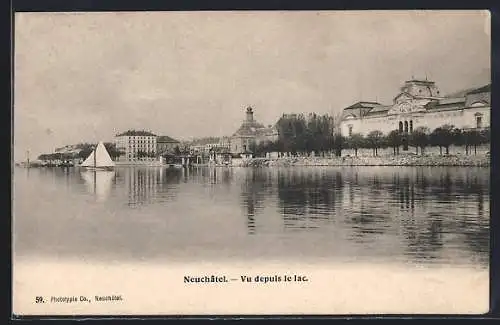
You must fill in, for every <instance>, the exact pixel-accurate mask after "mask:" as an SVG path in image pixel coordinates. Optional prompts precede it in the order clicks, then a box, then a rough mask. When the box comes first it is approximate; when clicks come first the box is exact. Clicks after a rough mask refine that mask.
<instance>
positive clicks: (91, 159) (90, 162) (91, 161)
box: [80, 150, 95, 167]
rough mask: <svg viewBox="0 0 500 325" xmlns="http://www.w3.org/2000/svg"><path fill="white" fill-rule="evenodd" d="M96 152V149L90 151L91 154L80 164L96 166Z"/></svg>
mask: <svg viewBox="0 0 500 325" xmlns="http://www.w3.org/2000/svg"><path fill="white" fill-rule="evenodd" d="M94 154H95V150H93V151H92V152H91V153H90V155H89V156H88V157H87V159H85V160H84V161H83V162H82V164H81V165H80V166H82V167H90V166H94Z"/></svg>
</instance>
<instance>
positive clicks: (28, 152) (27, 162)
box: [26, 150, 30, 167]
mask: <svg viewBox="0 0 500 325" xmlns="http://www.w3.org/2000/svg"><path fill="white" fill-rule="evenodd" d="M26 164H27V166H28V167H29V166H30V151H29V150H27V151H26Z"/></svg>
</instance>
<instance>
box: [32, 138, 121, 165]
mask: <svg viewBox="0 0 500 325" xmlns="http://www.w3.org/2000/svg"><path fill="white" fill-rule="evenodd" d="M96 146H97V144H96V143H79V144H77V145H76V146H75V149H76V150H75V151H73V152H67V153H66V152H55V153H47V154H41V155H39V156H38V159H39V160H44V161H53V160H71V159H85V158H87V157H88V156H89V155H90V154H91V153H92V150H94V148H95V147H96ZM104 147H106V150H107V151H108V153H109V156H110V157H111V159H113V160H115V159H116V158H117V157H119V156H120V155H123V154H124V152H123V151H120V150H118V149H117V148H116V145H115V144H114V143H112V142H105V143H104Z"/></svg>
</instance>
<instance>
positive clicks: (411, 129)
mask: <svg viewBox="0 0 500 325" xmlns="http://www.w3.org/2000/svg"><path fill="white" fill-rule="evenodd" d="M411 132H413V121H410V133H411Z"/></svg>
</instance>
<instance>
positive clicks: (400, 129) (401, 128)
mask: <svg viewBox="0 0 500 325" xmlns="http://www.w3.org/2000/svg"><path fill="white" fill-rule="evenodd" d="M399 132H400V133H403V122H401V121H399Z"/></svg>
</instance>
